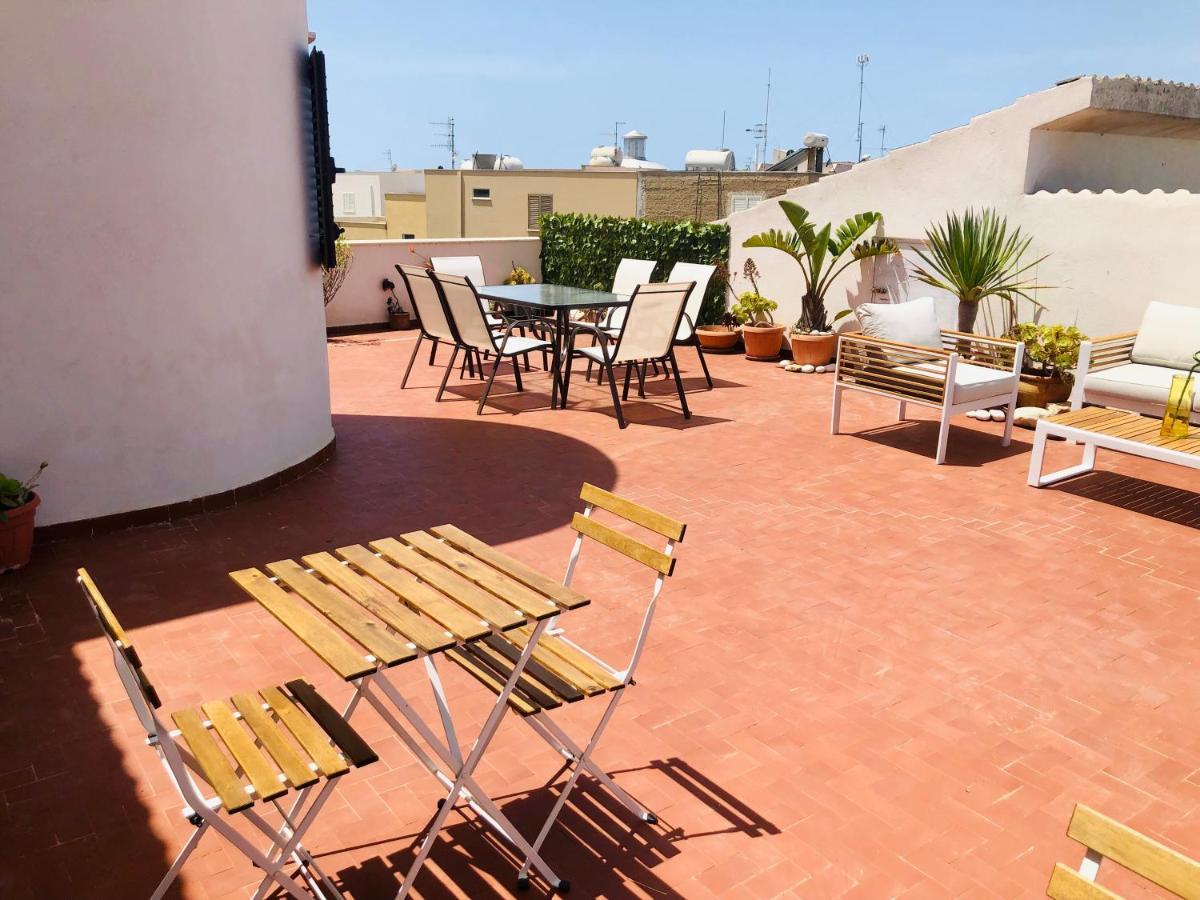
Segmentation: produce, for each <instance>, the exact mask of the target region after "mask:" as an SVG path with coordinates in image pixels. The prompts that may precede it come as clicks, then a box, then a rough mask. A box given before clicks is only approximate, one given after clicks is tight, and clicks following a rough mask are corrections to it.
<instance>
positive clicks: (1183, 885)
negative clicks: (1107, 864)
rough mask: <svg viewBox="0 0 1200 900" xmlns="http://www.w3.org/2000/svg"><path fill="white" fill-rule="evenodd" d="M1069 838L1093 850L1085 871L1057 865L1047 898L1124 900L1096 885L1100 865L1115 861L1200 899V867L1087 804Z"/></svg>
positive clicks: (1073, 821) (1177, 892)
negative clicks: (1103, 862)
mask: <svg viewBox="0 0 1200 900" xmlns="http://www.w3.org/2000/svg"><path fill="white" fill-rule="evenodd" d="M1067 836H1068V837H1070V838H1072V839H1074V840H1076V841H1079V843H1081V844H1083V845H1084V846H1085V847H1086V848H1087V855H1086V857H1085V858H1084V861H1083V865H1081V866H1080V868H1079V871H1076V870H1075V869H1072V868H1070V867H1068V866H1065V865H1063V864H1062V863H1057V864H1056V865H1055V866H1054V872H1053V874H1052V875H1051V876H1050V884H1049V886H1047V888H1046V895H1047V896H1048V897H1053V898H1055V900H1120V897H1119V895H1117V894H1114V893H1113V892H1112V891H1110V890H1108V889H1107V888H1103V887H1100V886H1099V885H1098V884H1096V883H1095V878H1096V874H1097V873H1098V872H1099V870H1100V863H1101V862H1102V861H1103V860H1105V859H1109V860H1112V861H1113V862H1115V863H1117V864H1118V865H1120V866H1122V867H1124V868H1126V869H1128V870H1129V871H1131V872H1134V873H1136V874H1137V875H1140V876H1141V877H1143V878H1145V879H1146V880H1147V881H1150V882H1153V883H1154V884H1156V885H1158V886H1159V887H1161V888H1163V889H1165V890H1167V891H1170V892H1171V893H1172V894H1174V895H1175V896H1177V897H1184V898H1186V900H1200V863H1197V862H1196V861H1195V860H1193V859H1189V858H1188V857H1186V856H1184V855H1183V854H1182V853H1179V852H1177V851H1175V850H1172V849H1171V848H1170V847H1166V846H1164V845H1162V844H1160V843H1159V842H1158V841H1155V840H1152V839H1151V838H1148V837H1146V836H1145V835H1144V834H1140V833H1139V832H1137V831H1134V830H1133V829H1132V828H1129V827H1128V826H1126V825H1122V824H1121V823H1120V822H1117V821H1116V820H1114V819H1110V818H1108V816H1105V815H1102V814H1101V813H1098V812H1096V811H1095V810H1094V809H1091V808H1089V807H1087V806H1084V805H1083V804H1077V805H1076V806H1075V812H1074V813H1072V815H1071V824H1070V825H1069V826H1068V827H1067Z"/></svg>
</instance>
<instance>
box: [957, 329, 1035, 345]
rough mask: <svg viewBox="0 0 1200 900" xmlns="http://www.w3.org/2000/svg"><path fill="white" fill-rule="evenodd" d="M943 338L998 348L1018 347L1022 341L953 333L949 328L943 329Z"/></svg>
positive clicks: (965, 332) (964, 332)
mask: <svg viewBox="0 0 1200 900" xmlns="http://www.w3.org/2000/svg"><path fill="white" fill-rule="evenodd" d="M942 336H943V337H952V338H956V339H957V338H967V339H969V340H971V341H974V342H975V343H977V344H995V345H996V346H998V347H1016V346H1017V344H1019V343H1021V342H1020V341H1014V340H1013V339H1012V338H1006V337H990V336H989V335H986V334H972V333H970V332H968V331H951V330H950V329H948V328H943V329H942Z"/></svg>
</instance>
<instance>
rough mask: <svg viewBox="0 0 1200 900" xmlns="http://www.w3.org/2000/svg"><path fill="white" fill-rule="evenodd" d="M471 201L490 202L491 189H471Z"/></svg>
mask: <svg viewBox="0 0 1200 900" xmlns="http://www.w3.org/2000/svg"><path fill="white" fill-rule="evenodd" d="M471 199H472V200H491V199H492V189H491V188H471Z"/></svg>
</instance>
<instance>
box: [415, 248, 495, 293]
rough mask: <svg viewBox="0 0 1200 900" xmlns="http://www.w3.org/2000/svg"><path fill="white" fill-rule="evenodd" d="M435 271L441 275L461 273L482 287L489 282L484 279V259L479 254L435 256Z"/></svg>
mask: <svg viewBox="0 0 1200 900" xmlns="http://www.w3.org/2000/svg"><path fill="white" fill-rule="evenodd" d="M429 261H430V262H431V263H433V271H435V272H437V273H438V274H439V275H461V276H463V277H464V278H470V279H471V284H473V285H475V287H477V288H480V287H483V286H484V285H485V284H487V282H486V281H484V280H483V261H482V260H481V259H480V258H479V257H478V256H434V257H432V258H431V259H430V260H429Z"/></svg>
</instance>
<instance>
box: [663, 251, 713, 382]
mask: <svg viewBox="0 0 1200 900" xmlns="http://www.w3.org/2000/svg"><path fill="white" fill-rule="evenodd" d="M716 271H717V267H716V266H709V265H705V264H703V263H689V262H678V263H675V265H674V266H672V267H671V274H670V275H668V276H667V281H676V282H678V281H694V282H696V286H695V287H694V288H692V292H691V293H690V294H688V299H687V303H686V304H684V307H683V320H682V321H681V322H680V323H679V330H678V331H677V332H675V343H676V344H678V345H679V346H681V347H687V346H691V347H695V348H696V356H697V358H699V360H700V369H701V370H702V371H703V372H704V381H705V383H706V384H707V385H708V389H709V390H712V386H713V380H712V375H710V374H709V373H708V362H707V361H706V360H705V359H704V349H703V348H702V347H701V346H700V339H699V338H698V337H696V322H697V321H698V320H699V318H700V309H701V307H703V306H704V295H705V294H707V293H708V283H709V282H710V281H712V277H713V274H714V273H715V272H716Z"/></svg>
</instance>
